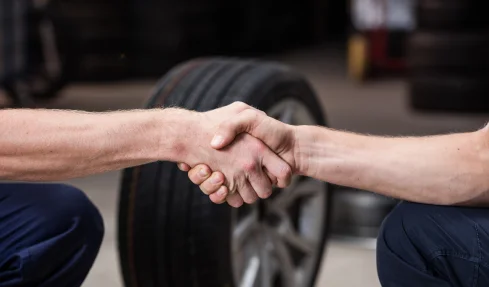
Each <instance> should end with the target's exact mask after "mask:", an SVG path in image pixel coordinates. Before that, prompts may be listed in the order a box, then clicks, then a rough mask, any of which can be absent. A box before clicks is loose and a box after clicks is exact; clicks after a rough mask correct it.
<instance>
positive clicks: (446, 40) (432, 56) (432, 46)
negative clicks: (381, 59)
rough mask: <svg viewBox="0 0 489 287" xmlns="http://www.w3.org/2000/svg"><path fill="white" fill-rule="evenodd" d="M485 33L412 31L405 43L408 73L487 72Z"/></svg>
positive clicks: (488, 60)
mask: <svg viewBox="0 0 489 287" xmlns="http://www.w3.org/2000/svg"><path fill="white" fill-rule="evenodd" d="M488 40H489V39H488V37H487V34H486V33H447V32H426V31H419V32H415V33H414V34H412V35H411V36H410V37H409V40H408V55H407V57H408V66H409V70H410V71H411V72H417V71H422V72H427V71H443V72H458V73H477V74H478V73H481V72H483V71H487V70H489V56H488V52H487V51H488V50H489V45H488Z"/></svg>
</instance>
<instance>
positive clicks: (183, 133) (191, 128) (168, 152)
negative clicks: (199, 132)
mask: <svg viewBox="0 0 489 287" xmlns="http://www.w3.org/2000/svg"><path fill="white" fill-rule="evenodd" d="M199 115H200V113H197V112H193V111H189V110H184V109H179V108H166V109H164V110H161V112H160V115H159V118H158V124H157V129H158V133H159V136H158V137H159V145H158V153H157V154H158V155H159V160H164V161H171V162H187V161H188V157H189V155H190V154H191V150H189V147H190V146H191V142H192V137H193V135H194V134H195V127H197V126H198V125H199V120H198V116H199Z"/></svg>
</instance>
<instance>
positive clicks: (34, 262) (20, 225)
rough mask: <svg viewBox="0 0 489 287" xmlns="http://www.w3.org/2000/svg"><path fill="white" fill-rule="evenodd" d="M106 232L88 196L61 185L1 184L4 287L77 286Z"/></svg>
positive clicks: (0, 248) (1, 284)
mask: <svg viewBox="0 0 489 287" xmlns="http://www.w3.org/2000/svg"><path fill="white" fill-rule="evenodd" d="M103 233H104V226H103V221H102V218H101V216H100V213H99V212H98V210H97V208H96V207H95V206H94V205H93V204H92V203H91V202H90V200H89V199H88V198H87V197H86V195H85V194H84V193H83V192H82V191H80V190H78V189H76V188H74V187H71V186H66V185H61V184H21V183H5V184H4V183H2V184H0V287H6V286H9V287H10V286H22V287H24V286H26V287H27V286H29V287H31V286H32V287H34V286H36V287H58V286H59V287H77V286H80V285H81V284H82V282H83V280H84V279H85V277H86V276H87V274H88V271H89V270H90V268H91V267H92V264H93V262H94V260H95V258H96V256H97V253H98V250H99V248H100V244H101V241H102V237H103Z"/></svg>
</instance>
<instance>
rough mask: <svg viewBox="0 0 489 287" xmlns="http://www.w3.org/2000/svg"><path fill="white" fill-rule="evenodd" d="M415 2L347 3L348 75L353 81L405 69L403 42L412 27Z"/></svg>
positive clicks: (364, 0) (355, 0)
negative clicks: (349, 15)
mask: <svg viewBox="0 0 489 287" xmlns="http://www.w3.org/2000/svg"><path fill="white" fill-rule="evenodd" d="M415 4H416V3H415V0H350V2H349V10H350V14H351V31H352V32H351V34H350V37H349V41H348V73H349V76H350V77H351V78H352V79H354V80H356V81H364V80H365V79H367V78H369V77H370V76H372V75H374V74H383V73H398V72H403V71H404V70H405V67H406V65H405V55H406V53H405V41H406V39H407V36H408V34H409V33H410V31H412V30H413V29H414V28H415V16H414V9H415Z"/></svg>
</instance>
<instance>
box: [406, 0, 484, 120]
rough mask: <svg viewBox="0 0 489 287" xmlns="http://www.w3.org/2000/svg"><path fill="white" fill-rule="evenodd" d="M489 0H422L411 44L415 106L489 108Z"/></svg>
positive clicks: (412, 100)
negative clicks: (488, 15) (488, 13)
mask: <svg viewBox="0 0 489 287" xmlns="http://www.w3.org/2000/svg"><path fill="white" fill-rule="evenodd" d="M488 11H489V1H487V0H419V1H418V6H417V9H416V18H417V29H416V31H415V32H414V33H412V35H411V36H410V39H409V43H408V65H409V71H410V76H409V92H410V104H411V106H412V107H413V108H414V109H417V110H426V111H436V110H439V111H454V112H487V111H489V81H488V80H489V77H488V76H489V53H488V51H489V33H488V27H489V17H487V12H488Z"/></svg>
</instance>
